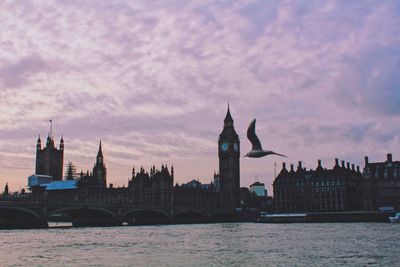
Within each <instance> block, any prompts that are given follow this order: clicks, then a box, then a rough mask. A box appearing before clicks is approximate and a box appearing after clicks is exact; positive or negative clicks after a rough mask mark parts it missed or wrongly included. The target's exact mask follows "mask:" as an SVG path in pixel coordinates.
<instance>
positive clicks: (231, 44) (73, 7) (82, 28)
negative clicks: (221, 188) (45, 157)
mask: <svg viewBox="0 0 400 267" xmlns="http://www.w3.org/2000/svg"><path fill="white" fill-rule="evenodd" d="M26 10H29V12H26ZM399 10H400V4H399V3H396V2H382V1H371V2H368V3H364V2H362V3H352V2H348V1H335V2H321V1H304V2H301V1H298V2H296V3H286V2H273V1H253V2H249V3H246V4H244V3H242V4H239V3H235V4H232V3H230V2H226V3H223V2H220V1H208V2H200V3H194V2H187V3H181V2H180V1H176V2H175V1H172V2H168V3H164V2H152V3H149V2H148V1H142V2H140V1H139V2H137V1H136V2H135V3H131V2H130V1H119V2H109V1H97V2H96V3H92V2H90V4H89V2H87V3H78V2H70V1H69V2H62V1H58V2H42V3H33V2H32V3H31V2H26V1H13V2H2V3H0V18H1V19H0V20H1V22H2V25H3V27H2V35H1V36H0V88H1V89H0V95H1V98H0V111H1V112H0V124H1V129H0V188H1V189H3V188H4V186H5V183H6V182H8V184H9V187H10V190H11V191H15V190H18V189H19V188H20V187H23V186H26V183H27V182H26V181H27V177H28V176H29V175H31V174H32V173H33V172H34V169H35V142H36V139H37V136H38V135H39V134H40V135H41V136H42V138H46V137H47V132H48V129H49V124H48V123H49V120H53V122H54V125H53V126H54V129H53V135H54V137H55V138H56V140H59V139H60V138H61V135H62V134H63V135H64V139H65V159H64V161H65V162H69V161H72V162H73V163H74V164H75V165H76V167H77V169H78V170H81V169H82V170H87V169H90V168H91V167H92V166H93V163H94V156H95V155H96V152H97V147H98V141H99V139H102V140H103V152H104V158H105V161H106V162H107V169H108V174H109V176H108V177H109V182H110V183H113V184H114V185H116V186H118V185H119V186H122V185H123V184H125V185H126V184H127V183H128V178H129V176H130V170H131V168H132V164H135V166H140V165H143V166H144V167H145V168H146V169H148V168H149V167H150V166H152V165H153V164H156V165H161V164H162V163H164V164H168V165H172V164H173V165H174V166H175V170H176V173H175V176H176V181H178V182H180V183H181V182H186V181H189V180H191V179H200V181H201V182H204V183H207V182H209V181H210V180H211V179H212V176H213V172H214V170H218V145H217V143H218V135H219V134H220V132H221V130H222V126H223V119H224V116H225V112H226V106H227V102H228V101H230V107H231V112H232V116H233V119H234V120H235V128H236V129H237V131H238V134H239V137H240V140H241V145H242V146H241V151H249V150H250V149H251V145H250V143H249V142H248V141H247V138H246V129H247V126H248V122H249V121H250V120H251V119H252V118H254V117H255V118H257V133H258V137H259V138H260V140H261V141H262V144H263V146H265V147H271V148H273V149H274V150H275V149H276V151H279V152H282V153H283V154H285V155H286V154H287V156H288V157H289V158H288V159H279V158H273V159H272V158H262V159H258V160H252V159H246V158H244V159H243V158H242V159H241V166H240V167H241V168H240V169H241V184H242V186H248V185H250V184H251V183H252V182H254V180H255V178H256V177H257V176H258V177H259V180H260V181H261V182H264V183H265V184H266V186H267V189H268V191H269V192H272V186H271V184H272V182H273V179H274V162H276V163H277V164H278V165H280V163H281V162H282V161H286V162H287V164H290V163H296V162H297V161H299V160H301V161H303V164H304V166H306V167H307V168H315V165H316V161H317V160H318V159H322V161H323V162H324V165H327V166H330V167H331V166H333V162H334V158H340V159H344V160H346V161H351V162H354V163H355V164H357V165H360V166H363V159H364V156H369V157H370V159H371V160H372V161H381V160H382V159H384V158H385V155H386V154H387V153H393V157H394V159H396V158H400V153H399V154H398V153H397V152H396V151H399V148H400V131H399V129H398V124H399V113H400V109H399V107H400V94H399V89H398V88H400V75H399V71H400V34H399V31H400V30H399V28H398V26H397V25H400V19H399V12H400V11H399ZM243 155H244V154H243V153H242V155H241V156H243ZM64 172H65V169H64Z"/></svg>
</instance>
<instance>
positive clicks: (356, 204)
mask: <svg viewBox="0 0 400 267" xmlns="http://www.w3.org/2000/svg"><path fill="white" fill-rule="evenodd" d="M362 182H363V177H362V174H361V172H360V168H359V167H358V166H357V169H355V167H354V164H352V165H351V166H350V163H347V165H345V162H344V161H342V164H341V166H339V160H338V159H335V166H334V167H333V168H332V169H326V168H323V167H322V164H321V160H318V166H317V168H316V169H315V170H306V168H303V166H302V162H301V161H299V164H298V166H297V169H296V170H294V166H293V164H291V166H290V170H287V169H286V164H285V163H283V166H282V170H281V171H280V173H279V175H278V176H277V177H276V179H275V181H274V183H273V190H274V206H275V209H276V211H278V212H300V211H301V212H304V211H308V212H328V211H329V212H332V211H351V210H361V209H362Z"/></svg>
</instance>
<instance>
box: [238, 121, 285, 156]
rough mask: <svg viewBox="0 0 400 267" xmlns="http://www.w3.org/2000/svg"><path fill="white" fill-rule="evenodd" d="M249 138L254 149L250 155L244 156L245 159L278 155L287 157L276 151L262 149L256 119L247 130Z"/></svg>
mask: <svg viewBox="0 0 400 267" xmlns="http://www.w3.org/2000/svg"><path fill="white" fill-rule="evenodd" d="M247 138H248V139H249V140H250V142H251V144H252V145H253V147H252V148H251V151H250V152H249V153H247V154H246V155H244V156H245V157H249V158H261V157H264V156H267V155H278V156H281V157H286V156H285V155H282V154H278V153H275V152H274V151H267V150H263V149H262V146H261V143H260V140H259V139H258V137H257V135H256V119H254V120H253V121H252V122H251V123H250V125H249V128H248V129H247Z"/></svg>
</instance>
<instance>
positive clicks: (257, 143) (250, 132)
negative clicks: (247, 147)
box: [247, 119, 262, 150]
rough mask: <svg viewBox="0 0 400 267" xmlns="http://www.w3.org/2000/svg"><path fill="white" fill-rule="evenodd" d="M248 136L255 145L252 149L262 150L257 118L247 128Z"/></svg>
mask: <svg viewBox="0 0 400 267" xmlns="http://www.w3.org/2000/svg"><path fill="white" fill-rule="evenodd" d="M247 138H248V139H249V140H250V142H251V144H252V145H253V148H252V150H262V147H261V143H260V140H259V139H258V137H257V135H256V119H254V120H253V121H252V122H251V123H250V125H249V128H248V129H247Z"/></svg>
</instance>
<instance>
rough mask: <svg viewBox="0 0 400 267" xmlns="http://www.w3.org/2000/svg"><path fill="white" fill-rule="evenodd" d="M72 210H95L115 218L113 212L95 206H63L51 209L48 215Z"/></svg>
mask: <svg viewBox="0 0 400 267" xmlns="http://www.w3.org/2000/svg"><path fill="white" fill-rule="evenodd" d="M74 211H96V212H99V213H103V214H107V215H110V216H111V217H112V218H117V215H116V214H115V213H114V212H112V211H110V210H108V209H105V208H96V207H65V208H58V209H53V210H51V211H50V212H49V215H48V217H52V216H54V215H56V214H60V213H61V214H62V213H66V214H71V213H73V212H74Z"/></svg>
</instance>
